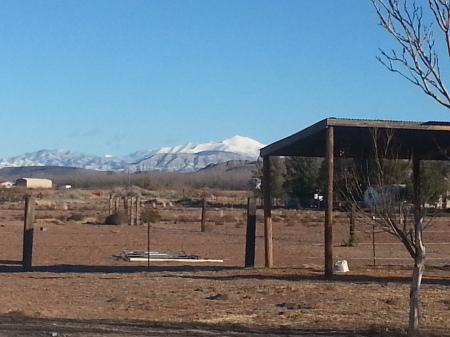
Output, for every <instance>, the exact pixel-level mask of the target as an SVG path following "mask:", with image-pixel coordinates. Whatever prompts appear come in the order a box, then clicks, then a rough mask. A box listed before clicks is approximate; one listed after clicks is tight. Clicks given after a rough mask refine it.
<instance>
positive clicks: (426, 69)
mask: <svg viewBox="0 0 450 337" xmlns="http://www.w3.org/2000/svg"><path fill="white" fill-rule="evenodd" d="M371 1H372V3H373V5H374V7H375V9H376V11H377V13H378V16H379V18H380V25H381V26H382V27H383V28H385V29H386V30H387V31H388V32H389V34H390V35H391V36H393V37H394V39H395V40H396V42H397V44H398V45H399V49H400V50H399V51H395V50H392V51H391V52H390V53H387V52H385V51H383V50H382V49H380V52H381V56H380V57H378V60H379V61H380V62H381V63H382V64H383V65H385V66H386V68H387V69H389V70H390V71H392V72H395V73H398V74H400V75H401V76H403V77H404V78H405V79H407V80H408V81H409V82H411V83H413V84H414V85H416V86H418V87H420V88H421V89H422V90H423V92H424V93H425V94H426V95H428V96H431V97H432V98H433V99H434V100H436V101H437V102H439V103H440V104H442V105H443V106H445V107H446V108H450V93H449V91H448V90H447V88H446V87H445V84H444V78H443V73H442V72H441V68H440V56H442V55H445V53H447V55H446V56H447V60H445V61H448V58H450V31H449V28H450V1H449V0H427V2H428V6H427V8H424V7H422V6H418V5H417V4H416V2H415V1H411V0H371ZM447 66H448V64H447ZM444 73H445V72H444Z"/></svg>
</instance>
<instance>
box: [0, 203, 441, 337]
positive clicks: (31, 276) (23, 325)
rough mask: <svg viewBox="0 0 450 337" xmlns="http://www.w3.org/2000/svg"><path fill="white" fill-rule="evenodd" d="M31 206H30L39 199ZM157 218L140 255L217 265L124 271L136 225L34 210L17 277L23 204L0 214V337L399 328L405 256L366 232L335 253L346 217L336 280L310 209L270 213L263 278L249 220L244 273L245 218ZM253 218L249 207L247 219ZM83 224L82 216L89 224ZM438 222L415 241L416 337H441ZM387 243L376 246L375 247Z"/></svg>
mask: <svg viewBox="0 0 450 337" xmlns="http://www.w3.org/2000/svg"><path fill="white" fill-rule="evenodd" d="M43 204H44V203H43ZM215 206H217V205H214V206H210V207H209V208H208V210H207V216H208V225H207V231H206V232H203V233H201V232H200V231H199V228H200V223H199V217H200V214H201V210H200V209H199V208H195V207H180V206H167V207H165V208H162V207H161V208H158V209H159V210H160V212H161V215H162V219H161V221H159V222H157V223H155V224H152V225H151V231H150V232H151V235H150V245H151V250H159V251H168V252H177V251H186V252H187V253H192V254H197V255H200V256H201V257H205V258H210V259H223V260H224V262H223V263H211V262H206V263H202V264H200V263H198V264H188V263H178V264H175V263H170V262H159V263H156V262H152V264H151V266H150V268H148V267H147V263H146V262H127V261H123V260H121V259H117V258H115V257H114V256H117V255H119V254H120V253H121V252H122V251H123V250H125V249H147V227H146V226H127V225H121V226H100V225H92V224H87V223H86V222H87V221H86V220H83V221H78V222H75V221H69V220H66V219H67V218H68V217H69V216H70V215H71V214H74V213H83V214H84V215H85V217H86V219H88V220H90V222H93V221H92V219H100V218H104V217H105V216H106V215H107V213H108V206H107V203H106V202H103V201H102V200H95V202H94V201H92V202H88V201H87V200H85V201H84V202H83V203H70V202H65V203H64V204H60V203H58V202H56V203H52V204H47V205H46V206H45V207H44V206H43V205H41V206H38V208H37V211H36V224H35V231H34V251H33V265H34V269H33V271H32V272H22V271H21V268H20V266H19V265H17V262H18V261H20V260H21V257H22V255H21V254H22V233H23V222H22V220H21V217H22V215H23V203H6V204H4V205H1V206H0V207H1V208H0V209H1V210H0V245H1V250H0V260H1V261H0V289H1V305H0V336H96V337H97V336H98V337H99V336H109V337H116V336H166V337H171V336H379V335H380V336H381V335H383V336H397V335H402V334H404V332H405V327H406V325H407V320H408V295H409V282H410V274H411V272H410V260H409V259H408V256H407V254H406V253H405V252H404V250H403V249H402V247H401V245H398V244H396V242H395V240H392V239H391V238H389V237H387V236H384V234H381V233H377V234H376V235H377V237H376V247H375V248H376V249H375V256H376V261H375V262H376V264H377V265H376V266H373V247H372V237H371V232H370V228H369V229H364V228H358V234H357V236H358V241H359V244H358V246H356V247H345V246H344V245H343V243H345V241H346V240H347V239H348V216H347V215H346V214H343V213H336V214H335V224H334V233H335V234H334V254H335V259H336V260H338V259H346V260H347V261H348V264H349V268H350V272H348V273H345V274H336V275H335V277H334V279H333V280H331V281H326V280H325V279H324V278H323V268H322V263H323V257H322V256H323V245H322V242H323V241H322V237H323V231H322V219H323V215H322V214H321V213H320V212H313V211H286V210H276V211H274V246H275V251H274V254H275V256H274V263H275V268H273V269H265V268H263V265H264V263H263V261H264V260H263V258H264V251H263V226H262V222H261V215H260V214H259V213H258V228H257V239H256V242H257V248H256V267H255V268H243V263H244V247H245V209H242V208H238V207H233V208H230V207H227V208H220V207H215ZM258 212H260V211H258ZM91 218H92V219H91ZM449 221H450V218H446V217H441V218H439V219H436V221H435V224H434V225H433V226H432V227H430V228H429V232H428V234H425V235H426V237H425V238H426V240H427V242H429V243H430V244H429V245H428V251H429V258H430V260H429V262H430V266H429V267H428V269H427V271H426V273H425V278H424V281H423V288H422V293H421V309H422V312H421V325H422V331H423V334H424V335H425V336H450V267H449V266H448V265H449V264H450V249H449V246H450V243H449V242H450V234H449V231H448V224H449ZM382 243H389V244H382Z"/></svg>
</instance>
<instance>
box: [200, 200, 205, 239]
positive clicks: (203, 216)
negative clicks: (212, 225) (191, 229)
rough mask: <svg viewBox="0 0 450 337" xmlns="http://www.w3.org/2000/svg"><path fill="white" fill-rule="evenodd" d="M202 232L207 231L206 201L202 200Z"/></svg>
mask: <svg viewBox="0 0 450 337" xmlns="http://www.w3.org/2000/svg"><path fill="white" fill-rule="evenodd" d="M200 231H201V232H204V231H206V199H205V198H203V199H202V221H201V227H200Z"/></svg>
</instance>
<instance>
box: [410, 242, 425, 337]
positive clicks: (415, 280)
mask: <svg viewBox="0 0 450 337" xmlns="http://www.w3.org/2000/svg"><path fill="white" fill-rule="evenodd" d="M416 245H417V256H416V258H415V259H414V269H413V276H412V281H411V292H410V295H409V327H408V336H410V337H417V336H419V291H420V285H421V283H422V276H423V272H424V271H425V246H424V245H423V242H422V235H421V234H420V240H418V241H416Z"/></svg>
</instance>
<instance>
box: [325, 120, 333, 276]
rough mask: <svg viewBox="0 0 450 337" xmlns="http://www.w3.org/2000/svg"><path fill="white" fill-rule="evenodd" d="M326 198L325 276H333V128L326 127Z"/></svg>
mask: <svg viewBox="0 0 450 337" xmlns="http://www.w3.org/2000/svg"><path fill="white" fill-rule="evenodd" d="M326 152H327V158H326V161H327V197H326V198H327V200H326V205H325V229H324V230H325V278H326V279H331V278H332V277H333V173H334V170H333V167H334V128H333V127H332V126H328V128H327V151H326Z"/></svg>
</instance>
